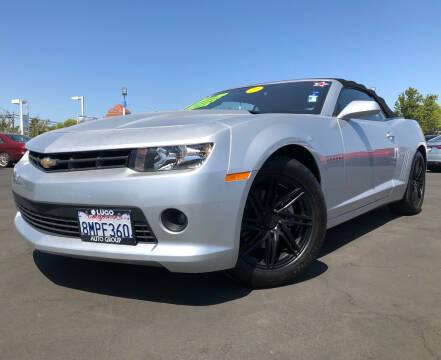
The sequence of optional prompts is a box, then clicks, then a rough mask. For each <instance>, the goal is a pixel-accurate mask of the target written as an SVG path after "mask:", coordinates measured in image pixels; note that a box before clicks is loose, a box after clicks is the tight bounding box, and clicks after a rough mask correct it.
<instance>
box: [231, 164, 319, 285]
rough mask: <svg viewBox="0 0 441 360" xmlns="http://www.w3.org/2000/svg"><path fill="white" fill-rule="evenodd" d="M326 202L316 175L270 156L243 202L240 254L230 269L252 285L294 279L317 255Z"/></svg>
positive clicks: (237, 276) (236, 276)
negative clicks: (244, 202)
mask: <svg viewBox="0 0 441 360" xmlns="http://www.w3.org/2000/svg"><path fill="white" fill-rule="evenodd" d="M326 215H327V212H326V204H325V200H324V197H323V193H322V190H321V186H320V184H319V182H318V181H317V178H316V177H315V176H314V175H313V174H312V173H311V171H310V170H309V169H308V168H306V167H305V166H304V165H303V164H302V163H300V162H299V161H297V160H295V159H290V158H285V157H280V158H273V159H270V160H268V161H267V163H266V164H265V165H264V166H263V167H262V169H261V170H260V171H259V173H258V174H257V175H256V177H255V179H254V181H253V184H252V186H251V188H250V190H249V193H248V198H247V201H246V204H245V207H244V212H243V217H242V225H241V233H240V246H239V255H238V260H237V264H236V267H235V268H234V269H231V270H229V271H228V273H229V274H230V275H231V276H232V277H234V278H236V279H238V280H239V281H241V282H242V283H244V284H246V285H248V286H250V287H252V288H265V287H274V286H280V285H283V284H287V283H290V282H292V281H293V280H294V279H295V278H296V277H297V276H299V275H300V274H301V273H302V272H303V271H304V270H305V269H306V267H307V266H308V265H309V264H310V263H311V262H312V261H313V260H314V259H315V258H316V257H317V256H318V254H319V251H320V248H321V246H322V244H323V240H324V236H325V234H326V224H327V216H326Z"/></svg>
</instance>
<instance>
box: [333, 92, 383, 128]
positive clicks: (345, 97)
mask: <svg viewBox="0 0 441 360" xmlns="http://www.w3.org/2000/svg"><path fill="white" fill-rule="evenodd" d="M355 100H365V101H366V100H368V101H375V99H374V98H372V97H371V96H369V95H368V94H366V93H364V92H363V91H359V90H356V89H351V88H344V89H343V90H342V91H341V92H340V95H339V96H338V99H337V103H336V104H335V110H334V116H337V115H338V114H339V113H340V112H341V111H342V110H343V109H344V108H345V106H346V105H348V104H349V103H350V102H351V101H355ZM360 119H366V120H374V121H383V120H384V119H385V116H384V114H383V112H382V111H380V113H379V114H377V115H368V116H363V117H362V118H360Z"/></svg>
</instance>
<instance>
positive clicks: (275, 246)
mask: <svg viewBox="0 0 441 360" xmlns="http://www.w3.org/2000/svg"><path fill="white" fill-rule="evenodd" d="M278 250H279V231H278V230H273V231H271V234H270V236H267V239H266V241H265V263H266V265H267V267H271V266H273V265H274V264H275V263H276V262H277V260H278V259H279V256H278Z"/></svg>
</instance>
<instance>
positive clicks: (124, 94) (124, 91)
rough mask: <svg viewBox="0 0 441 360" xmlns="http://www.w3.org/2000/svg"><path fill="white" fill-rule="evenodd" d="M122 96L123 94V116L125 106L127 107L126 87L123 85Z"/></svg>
mask: <svg viewBox="0 0 441 360" xmlns="http://www.w3.org/2000/svg"><path fill="white" fill-rule="evenodd" d="M122 96H123V99H124V100H123V116H125V115H126V107H127V103H126V96H127V88H126V87H123V88H122Z"/></svg>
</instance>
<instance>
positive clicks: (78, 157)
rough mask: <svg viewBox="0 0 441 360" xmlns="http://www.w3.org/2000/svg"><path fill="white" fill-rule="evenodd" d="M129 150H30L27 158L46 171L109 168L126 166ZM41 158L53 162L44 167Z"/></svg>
mask: <svg viewBox="0 0 441 360" xmlns="http://www.w3.org/2000/svg"><path fill="white" fill-rule="evenodd" d="M130 152H131V149H122V150H101V151H80V152H69V153H50V154H43V153H38V152H35V151H30V152H29V159H30V161H31V163H32V164H33V165H34V166H36V167H37V168H39V169H40V170H43V171H46V172H60V171H78V170H94V169H109V168H121V167H127V166H128V163H129V158H130ZM43 159H45V160H52V161H53V163H52V164H50V165H47V166H46V167H45V166H43V165H42V160H43ZM43 163H44V161H43Z"/></svg>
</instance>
